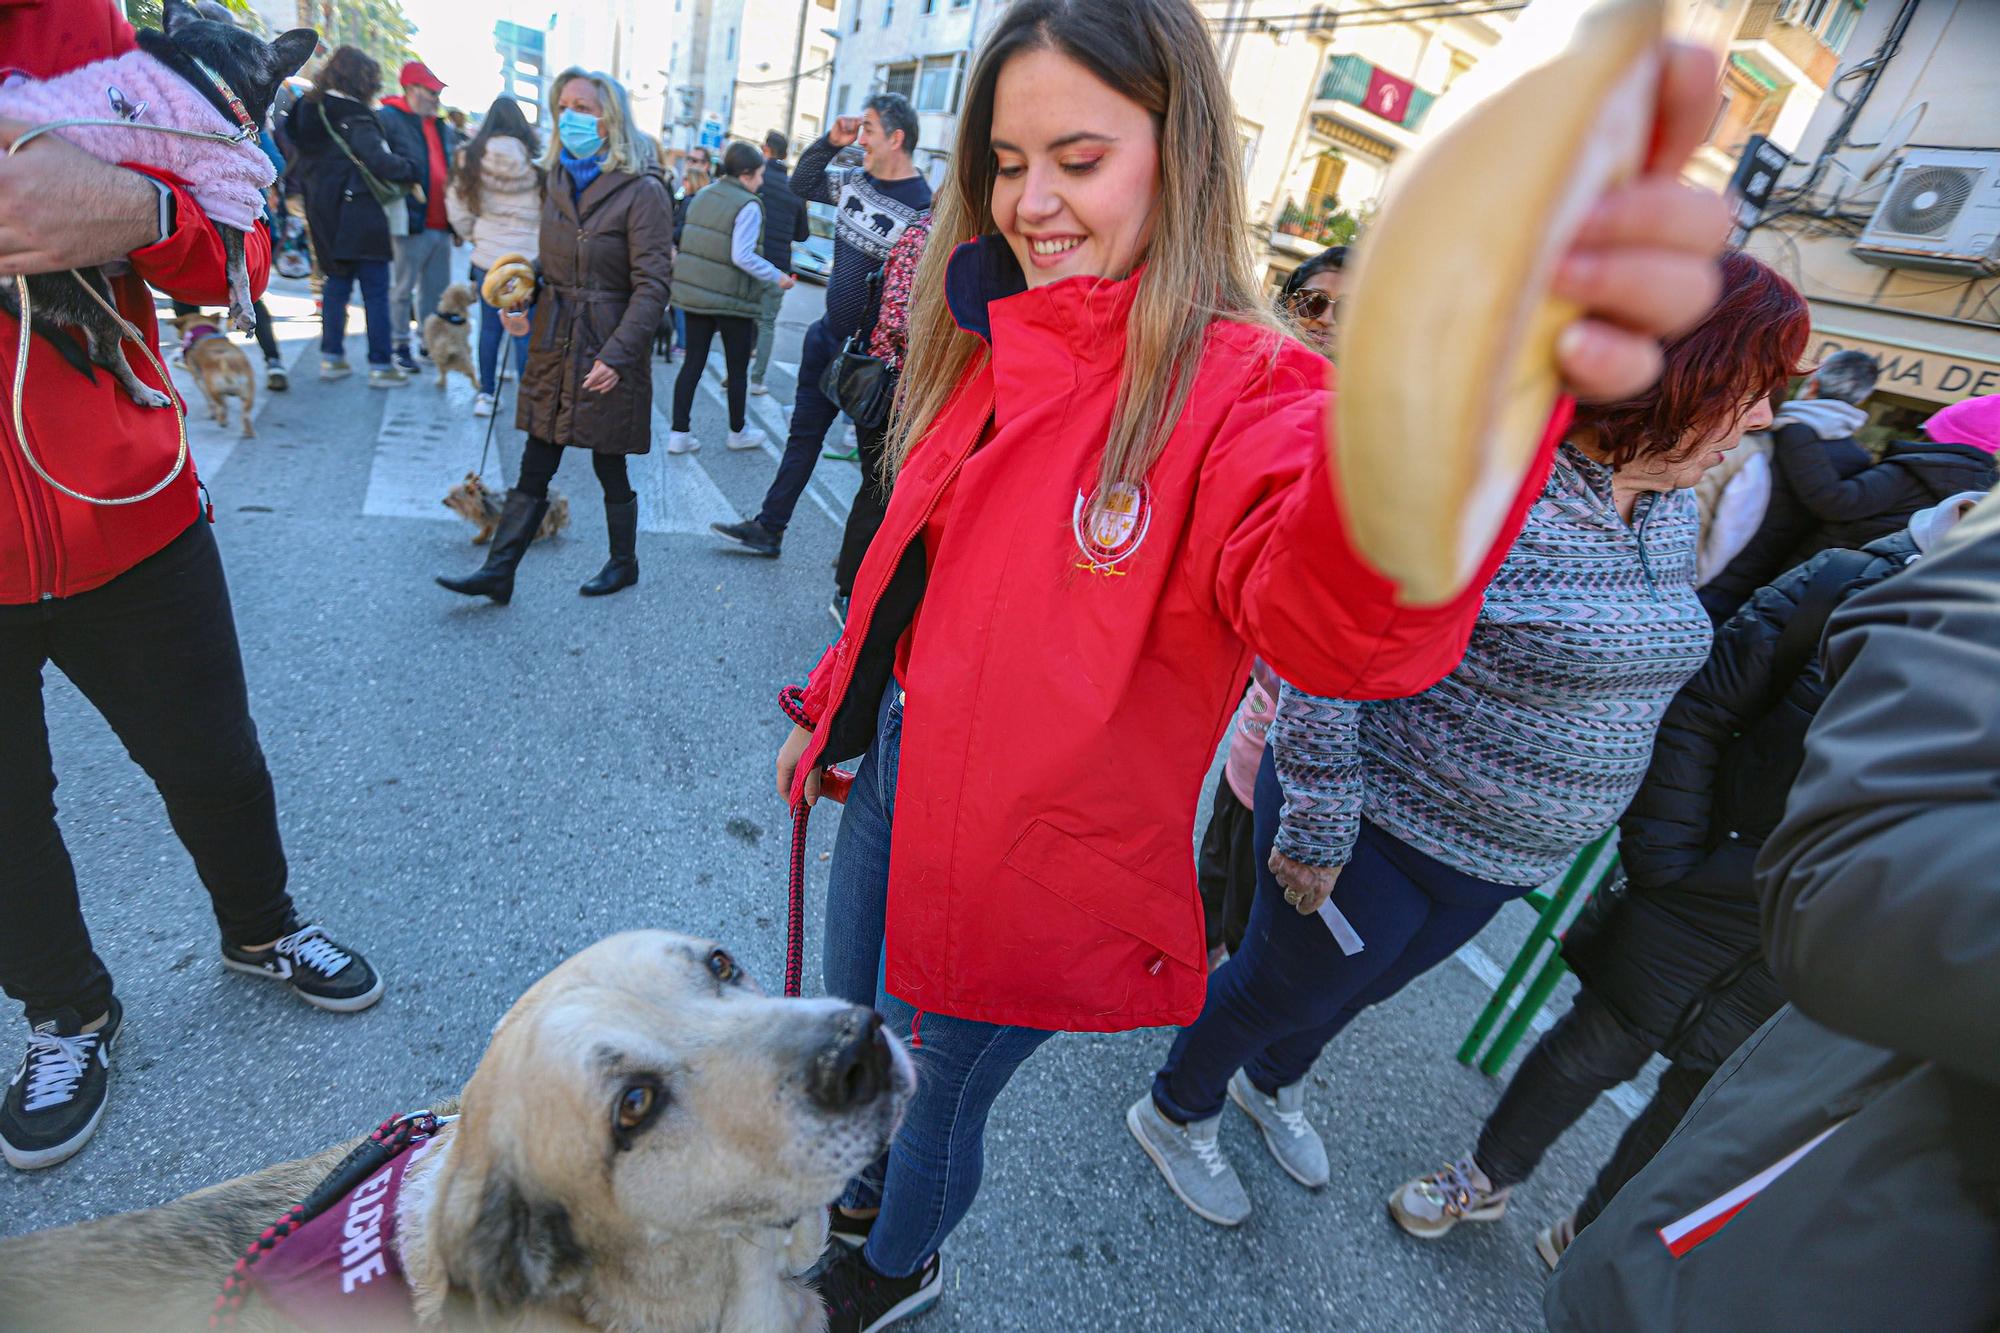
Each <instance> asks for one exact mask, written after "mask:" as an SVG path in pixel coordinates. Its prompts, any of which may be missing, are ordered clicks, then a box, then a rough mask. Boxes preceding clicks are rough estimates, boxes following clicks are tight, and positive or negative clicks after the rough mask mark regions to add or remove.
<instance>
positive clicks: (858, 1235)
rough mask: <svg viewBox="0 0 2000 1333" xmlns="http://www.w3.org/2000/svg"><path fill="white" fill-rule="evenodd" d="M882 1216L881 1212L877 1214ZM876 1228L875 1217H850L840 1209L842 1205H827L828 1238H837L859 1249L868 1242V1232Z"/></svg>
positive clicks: (852, 1247)
mask: <svg viewBox="0 0 2000 1333" xmlns="http://www.w3.org/2000/svg"><path fill="white" fill-rule="evenodd" d="M876 1216H878V1217H879V1216H880V1214H879V1213H878V1214H876ZM874 1229H875V1217H850V1216H848V1215H847V1214H846V1213H843V1212H841V1211H840V1205H839V1204H837V1203H830V1204H828V1205H827V1206H826V1235H827V1239H828V1240H837V1241H839V1242H840V1243H841V1244H842V1245H845V1246H847V1248H849V1249H850V1250H858V1249H860V1248H861V1247H862V1246H863V1245H866V1244H867V1243H868V1233H869V1232H871V1231H873V1230H874Z"/></svg>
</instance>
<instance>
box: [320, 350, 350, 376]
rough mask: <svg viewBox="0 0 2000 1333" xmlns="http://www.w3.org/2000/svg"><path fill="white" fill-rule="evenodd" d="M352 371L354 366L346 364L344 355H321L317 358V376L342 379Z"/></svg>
mask: <svg viewBox="0 0 2000 1333" xmlns="http://www.w3.org/2000/svg"><path fill="white" fill-rule="evenodd" d="M353 373H354V367H353V366H350V365H349V364H347V360H346V358H345V357H338V356H323V357H321V358H320V359H319V377H320V378H321V379H323V380H344V379H346V378H347V377H348V376H349V375H352V374H353Z"/></svg>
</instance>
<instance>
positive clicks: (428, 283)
mask: <svg viewBox="0 0 2000 1333" xmlns="http://www.w3.org/2000/svg"><path fill="white" fill-rule="evenodd" d="M443 91H444V80H443V79H440V78H439V77H438V76H437V75H435V74H433V73H431V67H430V66H429V65H426V64H425V63H424V62H423V61H421V60H412V61H411V62H410V63H409V64H407V65H405V66H403V95H402V96H401V97H385V98H383V99H382V109H381V110H380V111H378V112H376V113H375V114H376V116H377V117H378V118H379V119H380V120H381V122H382V137H383V138H385V139H387V140H388V141H389V147H390V148H392V149H394V150H395V152H396V153H397V155H398V156H400V157H403V158H406V159H408V160H409V162H410V164H411V165H412V166H414V167H416V168H417V170H418V171H419V172H420V173H421V174H420V175H419V176H418V179H419V180H421V181H422V182H423V183H424V184H423V189H422V191H421V193H419V192H417V191H414V190H413V191H411V194H410V202H409V204H408V208H409V210H410V232H409V235H407V236H397V237H394V238H393V240H392V244H393V245H394V247H395V251H396V264H395V268H394V270H393V271H392V272H391V274H390V278H389V320H390V324H391V327H392V329H393V331H394V333H393V341H394V342H395V345H396V364H397V366H399V367H400V368H402V369H403V370H405V371H413V370H415V369H416V368H417V363H416V362H415V361H414V360H412V359H411V357H410V323H411V321H412V320H414V321H415V322H416V324H417V326H418V328H422V327H423V322H424V317H425V316H426V315H428V314H430V313H431V311H433V310H435V309H437V303H438V297H440V296H442V295H443V294H444V289H445V287H446V286H447V285H448V284H449V283H450V282H451V248H452V246H453V245H455V244H456V243H457V241H456V238H454V237H453V236H452V232H451V220H450V219H449V218H448V217H446V216H445V207H444V192H445V184H446V182H447V181H448V180H449V179H450V175H451V165H450V164H451V159H452V154H454V153H456V152H457V151H458V134H457V132H456V131H454V130H453V129H452V128H451V126H450V124H448V123H447V122H446V121H444V120H443V119H441V118H440V117H439V116H438V94H439V93H441V92H443ZM413 295H414V296H415V297H416V302H417V304H416V306H415V308H414V309H413V308H412V307H411V305H410V298H411V297H412V296H413Z"/></svg>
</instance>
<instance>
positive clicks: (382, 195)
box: [317, 100, 410, 236]
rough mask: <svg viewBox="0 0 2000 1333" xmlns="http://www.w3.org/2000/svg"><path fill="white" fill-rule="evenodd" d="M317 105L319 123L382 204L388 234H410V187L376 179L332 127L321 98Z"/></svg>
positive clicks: (376, 199) (376, 200) (324, 103)
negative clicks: (387, 222)
mask: <svg viewBox="0 0 2000 1333" xmlns="http://www.w3.org/2000/svg"><path fill="white" fill-rule="evenodd" d="M317 105H318V107H319V120H320V124H322V125H324V126H326V132H327V135H328V136H329V137H330V138H331V139H332V140H333V141H334V142H335V143H336V144H338V145H340V151H341V152H343V153H345V154H346V155H347V160H348V161H349V162H352V163H353V164H354V169H355V170H356V171H358V172H360V173H361V179H362V181H363V183H365V184H366V185H367V186H368V193H369V194H371V195H373V196H374V197H375V202H376V203H378V204H380V205H381V206H382V216H383V217H385V218H387V219H388V220H389V234H390V235H391V236H408V235H409V234H410V210H409V207H408V204H409V198H410V187H409V186H407V185H391V184H389V183H388V182H387V181H384V180H379V179H377V178H376V175H375V173H374V172H372V171H370V170H369V169H368V168H367V167H366V166H364V165H363V164H362V161H361V159H360V158H358V157H356V156H355V155H354V150H353V149H352V148H350V147H348V146H347V140H346V139H344V138H342V137H341V134H340V131H339V130H337V129H335V128H334V127H333V121H332V120H331V119H330V118H329V117H328V116H327V114H326V102H325V101H324V100H322V101H320V102H319V103H318V104H317Z"/></svg>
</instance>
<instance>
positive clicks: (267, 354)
mask: <svg viewBox="0 0 2000 1333" xmlns="http://www.w3.org/2000/svg"><path fill="white" fill-rule="evenodd" d="M252 308H253V309H254V310H255V311H256V312H257V350H259V351H261V352H262V353H263V354H264V363H265V364H266V365H269V364H271V363H272V362H274V361H278V360H281V359H282V358H281V357H279V355H278V335H277V334H276V333H273V332H272V331H271V312H270V311H268V310H266V309H265V308H264V298H263V297H261V296H260V297H258V298H257V304H256V305H255V306H254V307H252ZM200 309H201V307H200V306H198V305H189V304H188V303H187V302H186V301H176V302H174V314H176V315H192V314H194V313H195V312H196V311H198V310H200Z"/></svg>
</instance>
